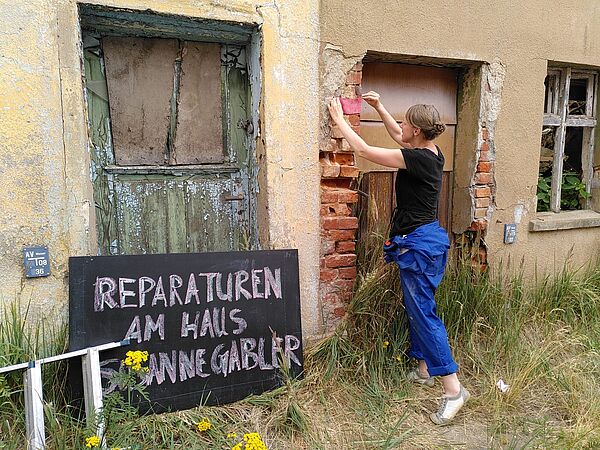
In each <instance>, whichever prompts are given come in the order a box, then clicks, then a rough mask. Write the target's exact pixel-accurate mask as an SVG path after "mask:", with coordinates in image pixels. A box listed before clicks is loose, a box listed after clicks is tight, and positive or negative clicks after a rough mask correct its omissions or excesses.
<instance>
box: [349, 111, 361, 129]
mask: <svg viewBox="0 0 600 450" xmlns="http://www.w3.org/2000/svg"><path fill="white" fill-rule="evenodd" d="M345 119H346V122H348V123H349V124H350V125H352V126H355V127H359V126H360V115H359V114H350V115H348V116H345Z"/></svg>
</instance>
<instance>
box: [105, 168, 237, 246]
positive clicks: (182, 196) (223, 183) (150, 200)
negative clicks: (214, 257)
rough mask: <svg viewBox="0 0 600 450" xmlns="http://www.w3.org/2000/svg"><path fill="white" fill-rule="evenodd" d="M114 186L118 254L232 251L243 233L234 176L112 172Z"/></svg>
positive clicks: (235, 176) (235, 177) (235, 175)
mask: <svg viewBox="0 0 600 450" xmlns="http://www.w3.org/2000/svg"><path fill="white" fill-rule="evenodd" d="M114 185H115V192H116V196H117V198H118V199H119V202H118V203H117V211H116V217H117V233H118V241H119V253H121V254H129V255H131V254H134V255H135V254H147V253H177V252H187V251H191V252H200V251H219V250H221V251H224V250H234V249H236V248H237V246H238V244H239V240H240V235H241V234H242V233H243V232H245V231H246V230H245V229H244V227H242V226H240V224H239V221H238V216H239V215H238V211H239V212H240V214H242V213H243V212H245V210H246V209H247V208H246V207H245V204H246V198H245V197H244V195H241V194H239V191H241V189H242V188H241V182H240V180H239V175H238V174H235V173H233V174H222V175H220V176H216V175H205V176H202V175H195V176H190V177H185V178H184V177H171V176H163V175H116V176H115V181H114ZM236 195H239V196H240V200H238V201H228V200H227V198H230V197H235V196H236Z"/></svg>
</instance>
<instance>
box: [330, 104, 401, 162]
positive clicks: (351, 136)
mask: <svg viewBox="0 0 600 450" xmlns="http://www.w3.org/2000/svg"><path fill="white" fill-rule="evenodd" d="M329 114H331V118H332V120H333V121H334V122H335V124H336V125H337V126H338V128H339V129H340V131H341V133H342V135H343V136H344V139H346V140H347V141H348V144H350V147H351V148H352V150H353V151H354V152H355V153H356V154H357V155H359V156H361V157H363V158H365V159H368V160H369V161H371V162H374V163H376V164H381V165H383V166H387V167H394V168H396V169H406V164H405V163H404V156H402V151H401V150H399V149H391V148H382V147H373V146H372V145H368V144H367V143H366V142H365V141H364V140H363V139H362V138H361V137H360V136H359V135H358V134H356V133H355V132H354V130H353V129H352V128H351V127H350V125H349V124H348V123H347V122H346V121H345V120H344V113H343V111H342V105H341V103H340V99H339V98H333V99H332V100H331V102H329ZM400 133H402V132H400Z"/></svg>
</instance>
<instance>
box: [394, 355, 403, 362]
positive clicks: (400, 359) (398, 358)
mask: <svg viewBox="0 0 600 450" xmlns="http://www.w3.org/2000/svg"><path fill="white" fill-rule="evenodd" d="M394 358H395V359H396V361H398V362H400V361H402V356H401V355H396V356H394Z"/></svg>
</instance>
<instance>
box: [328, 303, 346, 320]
mask: <svg viewBox="0 0 600 450" xmlns="http://www.w3.org/2000/svg"><path fill="white" fill-rule="evenodd" d="M347 309H348V307H347V306H338V307H337V308H334V309H333V311H332V315H333V317H335V318H336V319H342V318H343V317H344V316H345V315H346V310H347Z"/></svg>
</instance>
